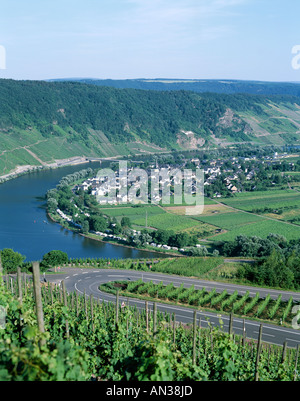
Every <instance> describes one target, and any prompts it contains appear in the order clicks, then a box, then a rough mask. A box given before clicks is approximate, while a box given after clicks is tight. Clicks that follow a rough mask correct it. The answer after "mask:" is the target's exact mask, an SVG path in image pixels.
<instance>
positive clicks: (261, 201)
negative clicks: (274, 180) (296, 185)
mask: <svg viewBox="0 0 300 401" xmlns="http://www.w3.org/2000/svg"><path fill="white" fill-rule="evenodd" d="M222 202H223V203H225V204H226V205H229V206H231V207H234V208H236V209H241V210H245V211H248V212H252V211H255V210H257V209H264V208H272V209H281V208H284V207H294V208H298V207H300V192H297V191H293V190H269V191H257V192H243V193H239V194H236V196H235V197H234V198H228V199H224V200H222Z"/></svg>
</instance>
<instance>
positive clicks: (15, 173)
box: [0, 156, 89, 184]
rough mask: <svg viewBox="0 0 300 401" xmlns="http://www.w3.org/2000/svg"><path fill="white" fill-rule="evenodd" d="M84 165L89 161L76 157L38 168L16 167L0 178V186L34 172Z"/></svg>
mask: <svg viewBox="0 0 300 401" xmlns="http://www.w3.org/2000/svg"><path fill="white" fill-rule="evenodd" d="M86 163H89V159H87V158H86V157H80V156H76V157H71V158H68V159H59V160H56V161H55V162H54V163H43V164H42V165H40V166H32V165H24V166H17V167H16V168H15V169H14V170H12V171H11V172H10V173H8V174H4V175H1V176H0V184H2V183H4V182H6V181H9V180H11V179H13V178H17V177H21V176H22V175H24V174H28V173H31V172H35V171H40V170H48V169H57V168H60V167H67V166H76V165H80V164H86Z"/></svg>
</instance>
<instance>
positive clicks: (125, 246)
mask: <svg viewBox="0 0 300 401" xmlns="http://www.w3.org/2000/svg"><path fill="white" fill-rule="evenodd" d="M47 216H48V217H49V219H50V220H51V221H52V222H53V223H56V224H58V225H59V226H60V227H62V228H64V229H66V230H68V231H70V232H73V233H74V234H78V235H80V236H82V237H84V238H88V239H90V240H93V241H98V242H102V243H104V244H110V245H116V246H121V247H123V248H129V249H134V250H137V251H141V252H151V253H155V254H158V255H165V256H166V257H186V256H185V255H182V254H181V253H179V252H177V253H175V252H168V251H158V250H157V249H155V248H152V247H146V248H137V247H134V246H132V245H128V244H123V243H122V244H121V243H120V242H117V241H114V240H110V239H105V240H104V239H103V237H99V236H95V234H92V233H89V234H83V233H81V232H80V231H79V230H78V229H72V228H71V227H70V226H69V225H68V226H65V225H62V224H61V223H60V222H59V221H57V220H56V219H55V218H54V217H53V216H52V215H51V214H50V213H49V211H47Z"/></svg>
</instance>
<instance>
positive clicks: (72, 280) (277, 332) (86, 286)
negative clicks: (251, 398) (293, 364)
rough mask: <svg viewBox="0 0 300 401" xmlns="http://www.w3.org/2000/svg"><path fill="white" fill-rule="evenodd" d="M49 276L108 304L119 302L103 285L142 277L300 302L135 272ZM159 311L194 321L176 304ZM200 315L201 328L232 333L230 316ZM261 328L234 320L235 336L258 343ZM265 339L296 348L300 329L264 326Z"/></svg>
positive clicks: (94, 271)
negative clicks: (285, 343)
mask: <svg viewBox="0 0 300 401" xmlns="http://www.w3.org/2000/svg"><path fill="white" fill-rule="evenodd" d="M46 277H47V280H48V281H50V282H54V283H60V282H61V281H62V280H64V282H65V286H66V289H67V291H68V292H74V291H77V292H78V293H80V294H84V293H86V295H87V296H90V295H91V294H92V295H93V296H94V297H95V298H99V299H100V300H104V302H115V296H113V295H111V294H107V293H104V292H102V291H100V290H99V286H100V285H101V284H103V283H107V282H109V281H117V280H132V281H135V280H138V279H140V278H142V279H143V281H150V280H152V281H153V282H157V283H159V282H161V281H162V282H163V283H164V284H169V283H173V284H174V285H175V286H179V285H181V284H182V283H183V284H184V285H185V286H186V287H188V286H191V285H192V284H193V285H194V286H195V288H196V289H202V288H203V287H205V288H206V289H207V290H211V289H213V288H216V290H217V291H218V292H222V291H223V290H224V289H226V290H227V292H228V293H232V292H234V291H235V290H238V291H239V293H240V294H245V292H246V291H249V292H250V295H255V294H256V292H259V293H260V294H261V296H262V297H263V296H266V295H267V294H270V295H271V297H273V298H274V299H276V298H277V297H278V295H279V293H282V294H283V297H284V298H283V299H289V298H290V296H293V297H295V300H298V301H299V300H300V293H293V292H282V291H275V290H272V291H270V290H262V289H258V288H253V287H245V286H238V285H232V284H226V283H217V282H210V281H205V280H197V279H191V278H184V277H179V276H168V275H165V274H160V273H148V272H141V271H134V270H117V269H81V268H64V269H62V270H61V272H60V273H59V274H48V275H47V276H46ZM123 301H124V302H126V303H127V302H129V305H131V306H134V305H135V306H136V307H137V308H138V309H144V308H145V301H142V300H137V299H132V298H131V299H128V298H123V297H120V302H123ZM148 304H149V308H153V302H150V301H149V302H148ZM157 309H158V310H160V311H161V312H167V313H171V314H172V313H175V314H176V320H177V321H179V322H182V323H192V322H193V313H194V310H193V309H190V308H185V307H180V306H176V305H166V304H163V303H157ZM197 316H198V321H199V319H201V327H208V324H209V323H210V324H212V325H213V326H220V319H221V320H222V322H223V324H222V327H223V330H224V331H228V328H229V320H230V318H229V316H227V315H221V314H217V313H212V312H205V311H201V310H199V312H198V313H197ZM259 327H260V323H259V322H256V321H252V320H243V319H240V318H236V317H234V319H233V332H234V333H235V334H238V335H242V334H243V330H244V328H245V331H246V336H247V338H251V339H254V340H256V339H257V338H258V333H259ZM262 339H263V341H265V342H267V343H270V344H276V345H283V343H284V342H285V341H286V342H287V345H288V347H293V348H295V347H297V345H298V344H300V330H294V329H288V328H285V327H281V326H275V325H272V324H265V323H264V325H263V335H262Z"/></svg>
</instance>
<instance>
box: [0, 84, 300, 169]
mask: <svg viewBox="0 0 300 401" xmlns="http://www.w3.org/2000/svg"><path fill="white" fill-rule="evenodd" d="M299 127H300V98H298V97H292V96H258V95H249V94H235V95H225V94H215V93H202V94H200V93H196V92H190V91H148V90H138V89H115V88H111V87H101V86H97V85H87V84H82V83H77V82H43V81H13V80H0V139H1V141H0V175H3V174H7V173H8V172H10V171H11V170H13V169H14V168H15V167H16V166H18V165H43V164H49V163H53V162H54V161H55V160H58V159H67V158H71V157H75V156H97V157H117V156H128V155H131V154H143V153H157V152H168V151H172V150H180V149H185V150H186V149H201V148H207V147H210V148H214V147H221V146H222V147H226V146H232V145H235V144H238V143H245V142H246V143H249V144H255V145H278V146H284V145H286V144H293V145H295V144H300V130H299Z"/></svg>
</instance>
